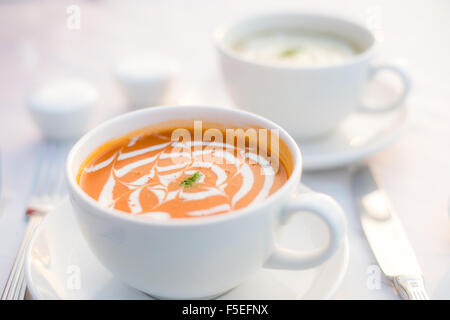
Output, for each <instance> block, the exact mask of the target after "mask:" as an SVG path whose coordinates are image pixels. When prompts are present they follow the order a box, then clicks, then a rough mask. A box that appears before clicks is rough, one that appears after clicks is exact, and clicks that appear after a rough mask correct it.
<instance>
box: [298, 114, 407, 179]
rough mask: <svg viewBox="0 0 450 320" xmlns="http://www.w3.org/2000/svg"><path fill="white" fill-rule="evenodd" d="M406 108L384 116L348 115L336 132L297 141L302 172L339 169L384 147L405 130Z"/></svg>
mask: <svg viewBox="0 0 450 320" xmlns="http://www.w3.org/2000/svg"><path fill="white" fill-rule="evenodd" d="M407 118H408V110H407V109H406V108H402V109H399V110H397V111H392V112H388V113H385V114H381V113H380V114H367V113H353V114H351V115H350V116H349V117H348V118H347V119H346V120H345V121H344V122H343V123H342V124H341V125H340V126H339V127H338V128H337V129H336V130H334V131H333V132H332V133H330V134H329V135H327V136H324V137H322V138H318V139H314V140H311V141H297V144H298V145H299V146H300V150H301V151H302V156H303V170H305V171H309V170H322V169H331V168H336V167H342V166H345V165H349V164H351V163H354V162H358V161H361V160H364V159H365V158H367V157H369V156H371V155H373V154H375V153H376V152H378V151H380V150H382V149H384V148H386V147H388V146H389V145H390V144H391V143H393V142H394V141H395V139H396V138H397V137H398V136H399V135H400V133H401V132H402V130H403V129H404V128H405V127H406V123H407Z"/></svg>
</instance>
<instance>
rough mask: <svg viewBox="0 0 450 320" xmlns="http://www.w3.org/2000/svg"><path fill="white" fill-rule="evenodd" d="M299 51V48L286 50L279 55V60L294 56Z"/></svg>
mask: <svg viewBox="0 0 450 320" xmlns="http://www.w3.org/2000/svg"><path fill="white" fill-rule="evenodd" d="M299 51H300V49H299V48H290V49H286V50H283V51H282V52H281V53H280V57H281V58H289V57H292V56H295V55H296V54H297V53H298V52H299Z"/></svg>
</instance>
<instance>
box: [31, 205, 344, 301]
mask: <svg viewBox="0 0 450 320" xmlns="http://www.w3.org/2000/svg"><path fill="white" fill-rule="evenodd" d="M287 228H288V229H287V230H286V236H285V237H284V238H283V239H281V243H282V245H285V246H288V247H292V248H293V249H295V248H297V249H299V248H302V249H308V248H312V247H317V246H319V245H321V244H322V243H321V242H323V241H325V239H326V234H325V233H326V232H327V230H326V227H325V225H323V224H322V223H321V222H320V220H319V219H318V218H317V217H315V216H312V215H311V214H307V213H306V214H304V215H303V214H301V215H300V214H299V215H297V216H295V217H294V218H293V221H292V223H291V224H289V226H288V227H287ZM297 243H302V246H301V247H299V246H298V245H296V244H297ZM347 264H348V241H347V239H346V240H345V242H344V244H343V245H342V247H341V248H340V249H339V251H338V252H337V253H336V254H335V255H334V256H333V257H332V258H331V259H330V260H329V261H328V262H326V263H325V264H323V265H322V266H320V267H318V268H314V269H309V270H303V271H284V270H283V271H282V270H269V269H261V270H260V271H259V272H257V273H256V274H255V275H254V276H253V277H252V278H250V279H249V280H247V282H245V283H243V284H242V285H240V286H239V287H237V288H235V289H233V290H231V291H229V292H228V293H226V294H225V295H223V296H221V297H219V299H328V298H330V297H331V296H332V295H333V294H334V293H335V291H336V290H337V288H338V286H339V285H340V283H341V281H342V279H343V276H344V274H345V272H346V270H347ZM25 276H26V279H27V285H28V289H29V291H30V293H31V296H32V297H33V298H34V299H153V298H152V297H150V296H148V295H146V294H144V293H142V292H140V291H138V290H136V289H133V288H131V287H129V286H127V285H125V284H123V283H121V282H120V281H119V280H117V279H115V278H114V277H113V276H112V275H111V273H110V272H109V271H107V270H106V269H105V268H104V267H103V266H102V265H101V264H100V262H99V261H98V260H97V259H96V258H95V257H94V255H93V254H92V253H91V251H90V249H89V248H88V246H87V244H86V242H85V241H84V239H83V237H82V235H81V232H80V230H79V228H78V224H77V222H76V220H75V217H74V214H73V212H72V207H71V204H70V202H69V200H68V199H66V200H65V201H63V202H62V203H61V204H60V205H59V206H58V207H57V208H56V209H55V210H54V211H52V212H50V213H49V214H48V215H47V216H46V217H45V218H44V220H43V221H42V223H41V225H40V226H39V227H38V229H37V230H36V232H35V234H34V236H33V238H32V240H31V242H30V244H29V246H28V250H27V254H26V261H25Z"/></svg>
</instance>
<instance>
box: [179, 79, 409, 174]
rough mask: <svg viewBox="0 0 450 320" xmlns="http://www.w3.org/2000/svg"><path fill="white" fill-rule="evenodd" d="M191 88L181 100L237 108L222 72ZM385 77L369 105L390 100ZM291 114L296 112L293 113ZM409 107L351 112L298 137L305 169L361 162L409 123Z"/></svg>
mask: <svg viewBox="0 0 450 320" xmlns="http://www.w3.org/2000/svg"><path fill="white" fill-rule="evenodd" d="M192 86H193V87H192V88H187V89H185V90H184V93H183V94H181V97H180V99H179V101H178V103H179V104H183V105H192V104H203V105H217V106H223V107H228V108H235V106H234V105H233V103H232V102H231V100H230V98H229V97H228V96H227V95H226V89H225V87H224V86H223V83H222V81H221V79H220V77H219V76H211V77H209V78H208V77H207V78H202V79H197V81H195V85H192ZM392 91H393V88H392V85H391V84H390V83H388V82H386V81H374V82H373V83H372V84H371V92H372V96H374V97H371V99H369V102H371V103H370V104H369V105H373V104H375V105H376V103H374V101H377V100H380V99H381V100H386V99H387V100H389V98H390V97H391V96H392V95H394V96H395V93H393V92H392ZM292 116H294V117H295V116H296V115H295V114H293V115H292ZM407 118H408V110H407V108H406V107H405V108H401V109H398V110H395V111H392V112H387V113H374V114H369V113H359V112H355V113H353V114H351V115H350V116H349V117H348V118H347V119H346V120H345V121H344V122H343V123H341V125H340V126H339V127H338V128H337V129H336V130H334V131H333V132H331V133H330V134H328V135H327V136H324V137H322V138H317V139H314V140H310V141H297V143H298V145H299V146H300V149H301V151H302V157H303V170H305V171H310V170H311V171H312V170H323V169H331V168H337V167H342V166H345V165H349V164H351V163H354V162H359V161H362V160H364V159H365V158H367V157H369V156H371V155H373V154H375V153H376V152H378V151H380V150H382V149H384V148H386V147H388V146H389V145H390V144H391V143H393V142H394V141H395V139H396V138H397V137H398V136H399V135H400V133H401V131H402V129H404V128H405V127H406V126H405V124H406V122H407Z"/></svg>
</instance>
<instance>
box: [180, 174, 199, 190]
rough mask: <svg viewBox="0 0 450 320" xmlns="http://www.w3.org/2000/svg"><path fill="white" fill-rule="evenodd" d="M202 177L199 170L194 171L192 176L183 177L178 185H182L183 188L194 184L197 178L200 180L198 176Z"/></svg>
mask: <svg viewBox="0 0 450 320" xmlns="http://www.w3.org/2000/svg"><path fill="white" fill-rule="evenodd" d="M201 177H202V174H201V173H200V171H197V172H196V173H194V174H193V175H192V176H190V177H188V178H186V179H184V180H183V181H182V182H181V183H180V186H182V187H184V188H186V189H187V188H190V187H192V186H193V185H194V183H196V182H197V181H198V180H200V178H201Z"/></svg>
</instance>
